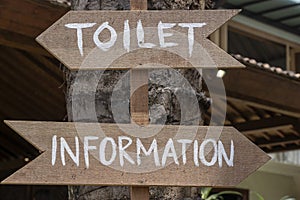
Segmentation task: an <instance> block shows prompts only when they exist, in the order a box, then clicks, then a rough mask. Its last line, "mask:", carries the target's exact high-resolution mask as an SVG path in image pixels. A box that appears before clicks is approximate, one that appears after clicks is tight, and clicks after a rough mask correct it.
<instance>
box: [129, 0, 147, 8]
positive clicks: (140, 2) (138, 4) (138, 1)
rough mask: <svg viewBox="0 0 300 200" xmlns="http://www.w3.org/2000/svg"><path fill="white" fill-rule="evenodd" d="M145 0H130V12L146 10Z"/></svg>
mask: <svg viewBox="0 0 300 200" xmlns="http://www.w3.org/2000/svg"><path fill="white" fill-rule="evenodd" d="M147 7H148V6H147V0H131V1H130V9H131V10H147Z"/></svg>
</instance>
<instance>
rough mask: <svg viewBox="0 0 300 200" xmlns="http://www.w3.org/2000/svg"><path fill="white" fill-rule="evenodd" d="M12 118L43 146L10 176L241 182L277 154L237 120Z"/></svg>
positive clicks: (64, 181)
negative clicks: (227, 123)
mask: <svg viewBox="0 0 300 200" xmlns="http://www.w3.org/2000/svg"><path fill="white" fill-rule="evenodd" d="M6 123H7V124H8V125H9V126H10V127H11V128H12V129H14V130H15V131H17V132H18V133H19V134H20V135H21V136H22V137H24V138H25V139H26V140H27V141H29V142H30V143H31V144H33V145H34V146H35V147H37V148H38V149H39V150H40V151H41V152H43V153H42V154H41V155H40V156H38V157H37V158H36V159H34V160H33V161H31V162H30V163H28V164H27V165H26V166H24V167H23V168H22V169H20V170H19V171H17V172H15V173H14V174H13V175H12V176H10V177H8V178H7V179H5V180H4V181H3V182H2V183H5V184H57V185H136V186H149V185H162V186H235V185H237V184H238V183H239V182H241V181H242V180H244V179H245V178H246V177H247V176H248V175H249V174H250V173H252V172H254V171H255V170H257V169H258V168H259V167H260V166H262V165H263V164H264V163H266V162H267V161H268V160H269V159H270V158H269V156H268V155H267V154H266V153H264V152H263V151H262V150H261V149H259V148H258V147H257V146H256V145H254V144H253V143H251V142H250V141H249V140H248V139H247V138H246V137H244V136H243V135H242V134H240V133H239V132H238V131H237V130H236V129H234V128H231V127H223V130H222V127H198V126H155V125H150V126H149V127H147V131H148V132H149V133H150V132H153V131H154V132H155V131H157V128H158V129H159V128H162V129H161V130H159V131H158V134H156V135H155V136H153V135H152V136H150V137H148V138H145V137H143V136H142V135H141V134H140V133H141V132H140V130H139V129H137V128H135V127H134V126H133V125H130V124H128V125H126V124H123V125H116V124H98V123H71V122H69V123H61V122H23V121H6ZM125 132H128V133H127V134H126V133H125ZM139 135H140V137H139Z"/></svg>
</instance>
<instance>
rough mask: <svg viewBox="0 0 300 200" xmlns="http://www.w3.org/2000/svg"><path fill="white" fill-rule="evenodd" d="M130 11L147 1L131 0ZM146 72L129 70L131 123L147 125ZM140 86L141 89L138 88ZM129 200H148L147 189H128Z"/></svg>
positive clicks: (145, 6)
mask: <svg viewBox="0 0 300 200" xmlns="http://www.w3.org/2000/svg"><path fill="white" fill-rule="evenodd" d="M130 9H131V10H147V0H131V1H130ZM148 79H149V77H148V70H147V69H144V70H139V69H131V70H130V91H131V95H130V112H131V120H132V122H135V123H137V124H138V125H147V124H149V111H148V110H149V106H148V104H149V99H148ZM140 86H141V87H140ZM130 198H131V200H149V187H135V186H133V187H130Z"/></svg>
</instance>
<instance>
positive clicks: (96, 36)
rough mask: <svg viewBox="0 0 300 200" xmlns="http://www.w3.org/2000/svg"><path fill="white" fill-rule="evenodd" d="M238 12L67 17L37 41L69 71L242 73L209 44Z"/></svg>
mask: <svg viewBox="0 0 300 200" xmlns="http://www.w3.org/2000/svg"><path fill="white" fill-rule="evenodd" d="M238 12H239V10H208V11H199V10H197V11H182V10H180V11H70V12H68V13H67V14H66V15H65V16H63V17H62V18H61V19H60V20H58V21H57V22H56V23H54V24H53V25H52V26H51V27H50V28H48V29H47V30H46V31H45V32H44V33H42V34H41V35H40V36H39V37H38V38H37V41H38V42H39V43H40V44H41V45H42V46H44V47H45V48H46V49H47V50H48V51H49V52H50V53H52V54H53V55H54V56H55V57H56V58H57V59H59V60H60V61H61V62H62V63H64V64H65V65H66V66H67V67H68V68H69V69H71V70H72V69H73V70H78V69H106V68H112V69H128V68H135V67H137V68H164V67H173V68H191V67H201V68H215V67H220V68H227V67H243V65H242V64H241V63H239V62H238V61H236V60H235V59H233V58H232V57H231V56H230V55H228V54H227V53H226V52H224V51H223V50H221V49H220V48H219V47H217V45H215V44H214V43H212V42H211V41H210V40H208V39H207V37H208V36H209V35H210V34H211V33H213V32H214V31H215V30H216V29H217V28H219V27H220V26H221V25H222V24H224V23H225V22H226V21H228V20H229V19H230V18H231V17H233V16H234V15H236V14H237V13H238Z"/></svg>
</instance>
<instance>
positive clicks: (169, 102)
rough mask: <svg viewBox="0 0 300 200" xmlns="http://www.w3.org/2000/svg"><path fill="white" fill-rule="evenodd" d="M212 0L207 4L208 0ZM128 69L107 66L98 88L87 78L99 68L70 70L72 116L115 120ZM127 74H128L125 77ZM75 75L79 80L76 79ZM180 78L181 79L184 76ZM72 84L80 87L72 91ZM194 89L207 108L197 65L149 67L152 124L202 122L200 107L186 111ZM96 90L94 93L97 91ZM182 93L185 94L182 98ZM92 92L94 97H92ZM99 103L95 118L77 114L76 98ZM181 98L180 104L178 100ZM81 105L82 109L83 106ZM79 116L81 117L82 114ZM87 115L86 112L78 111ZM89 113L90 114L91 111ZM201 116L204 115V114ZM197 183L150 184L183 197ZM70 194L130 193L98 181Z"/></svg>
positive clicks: (190, 5) (103, 4)
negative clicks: (114, 98)
mask: <svg viewBox="0 0 300 200" xmlns="http://www.w3.org/2000/svg"><path fill="white" fill-rule="evenodd" d="M207 5H208V4H207ZM204 6H205V2H204V0H185V1H184V0H177V1H175V0H148V8H149V9H204ZM72 9H73V10H99V9H101V10H128V9H130V3H129V0H72ZM127 72H128V71H127V70H123V71H111V70H107V71H105V72H104V73H103V74H102V76H101V79H100V80H99V83H98V86H97V91H96V93H95V94H94V92H93V91H89V89H88V88H89V84H90V83H91V82H94V81H97V82H98V79H99V76H98V75H99V73H98V72H96V71H84V72H82V71H80V72H70V71H69V70H66V83H67V91H66V106H67V111H68V120H69V121H74V120H75V121H85V122H95V121H97V122H101V123H114V122H115V120H114V118H113V114H112V108H111V106H110V105H111V95H112V93H113V90H114V94H115V93H117V94H119V95H120V96H121V97H124V99H125V100H124V99H122V100H119V101H118V99H117V101H116V102H114V105H115V106H117V107H120V109H121V110H122V109H124V106H122V105H124V101H126V99H127V100H129V99H130V95H129V94H130V91H129V90H130V87H129V78H128V77H127V75H126V74H128V73H127ZM124 77H125V78H124ZM183 77H185V78H186V79H187V80H188V81H189V83H190V85H191V86H192V88H193V91H191V90H189V89H186V88H183V87H182V85H185V84H186V83H185V82H184V78H183ZM121 78H124V80H125V81H124V83H123V84H121V86H120V85H117V83H118V81H119V80H120V79H121ZM75 80H76V84H75ZM180 81H182V82H180ZM74 87H77V88H78V87H80V88H81V89H79V90H77V91H80V92H77V93H76V92H74ZM195 94H196V97H197V104H199V107H200V110H201V113H203V112H204V111H205V110H206V109H208V107H209V105H210V102H209V100H208V99H207V98H206V97H205V95H204V94H203V93H202V80H201V75H200V73H199V72H198V71H197V70H194V69H189V70H166V69H165V70H149V118H150V123H152V124H161V123H165V124H193V125H195V124H200V125H201V124H202V120H200V121H199V118H197V117H195V115H197V114H199V113H193V111H190V112H185V113H184V112H182V110H184V106H188V105H190V104H192V100H191V99H192V97H193V95H195ZM93 95H95V98H94V96H93ZM178 95H179V96H180V95H181V96H184V97H185V98H184V99H183V100H182V102H179V101H180V100H179V99H180V98H179V99H178ZM91 96H92V98H91ZM84 99H92V100H93V101H95V102H87V101H86V100H85V101H83V100H84ZM88 103H95V107H96V117H97V118H96V119H94V118H93V117H92V116H93V114H94V113H91V111H90V110H88V109H86V110H84V109H83V112H85V113H84V114H83V115H77V114H78V113H76V112H75V114H76V119H74V110H72V104H80V105H82V106H83V107H88V106H86V105H85V104H88ZM180 103H181V105H180ZM81 111H82V109H81ZM78 116H79V117H78ZM80 116H84V117H80ZM89 116H91V117H89ZM118 119H119V120H118V123H120V122H122V123H130V115H129V113H128V112H126V109H125V111H124V112H123V111H121V112H119V113H118ZM200 119H201V116H200ZM195 192H197V191H196V190H195V188H183V187H151V189H150V195H151V199H172V200H173V199H183V198H184V197H192V198H195V194H191V193H195ZM69 199H80V200H83V199H101V200H106V199H130V191H129V187H125V186H123V187H96V186H95V187H94V186H70V187H69Z"/></svg>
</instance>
